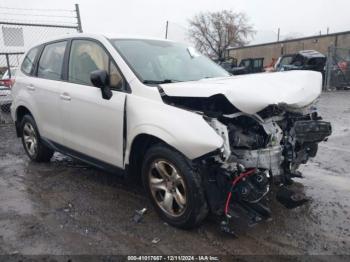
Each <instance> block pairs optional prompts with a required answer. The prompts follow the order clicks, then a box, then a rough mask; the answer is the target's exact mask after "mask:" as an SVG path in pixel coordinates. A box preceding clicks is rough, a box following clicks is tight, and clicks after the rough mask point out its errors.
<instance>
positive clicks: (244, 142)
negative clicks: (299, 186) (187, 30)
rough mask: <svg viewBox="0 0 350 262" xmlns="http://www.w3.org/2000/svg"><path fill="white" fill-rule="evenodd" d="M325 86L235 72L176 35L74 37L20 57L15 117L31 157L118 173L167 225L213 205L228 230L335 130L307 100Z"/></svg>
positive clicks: (252, 218)
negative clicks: (140, 188) (60, 158)
mask: <svg viewBox="0 0 350 262" xmlns="http://www.w3.org/2000/svg"><path fill="white" fill-rule="evenodd" d="M252 61H255V60H252ZM252 64H253V65H254V62H253V63H252ZM245 65H246V64H245ZM256 65H257V67H258V68H260V67H261V66H262V60H260V61H258V62H257V63H256ZM321 83H322V80H321V75H320V74H319V73H317V72H308V71H304V72H301V71H299V72H297V71H294V72H286V73H273V74H254V75H247V76H241V77H231V76H230V74H229V73H228V72H226V71H225V70H224V69H223V68H222V67H220V66H218V65H217V64H215V63H214V62H213V61H211V60H210V59H209V58H207V57H205V56H203V55H201V54H200V53H199V52H197V51H196V50H194V49H193V48H191V47H188V46H186V45H184V44H181V43H176V42H172V41H167V40H158V39H139V38H106V37H104V36H95V35H89V34H76V35H69V36H65V37H62V38H57V39H54V40H53V41H50V42H45V43H42V44H39V45H37V46H35V47H33V48H32V49H30V50H29V51H28V52H27V53H26V55H25V57H24V60H23V63H22V66H21V70H19V72H18V74H17V76H16V82H15V85H14V86H13V88H12V94H13V97H14V101H13V103H12V107H11V113H12V118H13V119H14V122H15V126H16V131H17V134H18V136H19V137H21V138H22V143H23V146H24V149H25V151H26V153H27V155H28V156H29V158H30V159H31V160H33V161H37V162H48V161H50V159H51V157H52V155H53V153H54V152H55V151H59V152H63V153H65V154H68V155H70V156H73V157H75V158H78V159H80V160H83V161H85V162H87V163H89V164H92V165H95V166H97V167H99V168H104V169H106V170H109V171H112V172H117V171H123V172H124V174H125V175H133V176H136V177H139V178H141V179H142V181H143V185H144V187H145V191H146V192H147V194H148V196H149V198H150V200H151V201H152V203H153V205H154V207H155V210H156V211H157V212H158V213H159V215H160V216H161V217H162V218H163V219H164V220H165V221H166V222H167V223H169V224H171V225H173V226H176V227H181V228H191V227H195V226H197V225H199V224H200V223H201V221H202V220H203V219H204V218H205V217H206V216H207V214H208V212H209V211H210V212H212V213H213V214H215V215H216V216H218V217H219V218H221V219H222V222H223V223H221V225H222V226H223V229H224V230H225V231H226V232H228V231H227V222H228V220H229V219H230V218H233V217H237V214H240V215H242V216H243V218H245V219H246V221H248V223H249V224H256V223H257V222H259V221H263V220H266V219H268V218H269V217H270V213H271V212H270V210H269V208H268V207H267V206H266V204H265V202H266V201H267V199H266V198H265V196H266V195H267V194H268V193H269V192H270V190H271V188H272V185H273V184H274V183H275V184H278V185H285V186H288V185H290V184H291V183H292V182H293V181H292V178H293V177H296V176H300V174H299V173H298V171H297V169H298V167H299V166H300V165H301V164H305V163H306V162H307V161H308V159H309V158H312V157H314V156H315V155H316V152H317V148H318V147H317V146H318V143H319V142H321V141H323V140H324V139H325V138H326V137H328V136H329V135H330V134H331V125H330V123H328V122H325V121H322V120H321V119H322V118H321V117H320V116H319V115H318V113H317V112H316V110H315V107H314V103H315V102H316V101H317V98H318V97H319V96H320V94H321ZM305 87H307V88H305ZM281 89H283V92H281ZM119 173H120V172H119ZM280 189H281V190H287V193H284V194H282V195H281V194H278V193H277V196H284V197H283V198H278V200H281V202H282V199H285V198H288V199H289V200H290V201H291V202H293V205H292V206H294V207H295V206H297V205H301V204H302V203H304V202H305V199H301V198H300V197H299V196H298V197H295V194H294V193H293V191H291V190H292V189H291V190H289V189H288V188H287V187H280ZM86 201H88V199H87V200H86ZM118 212H120V211H118ZM237 212H239V213H237ZM225 223H226V224H225Z"/></svg>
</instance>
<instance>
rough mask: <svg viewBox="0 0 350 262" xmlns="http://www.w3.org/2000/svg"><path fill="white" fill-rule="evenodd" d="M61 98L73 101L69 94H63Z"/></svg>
mask: <svg viewBox="0 0 350 262" xmlns="http://www.w3.org/2000/svg"><path fill="white" fill-rule="evenodd" d="M60 98H61V99H62V100H65V101H70V100H71V97H70V96H69V94H67V93H63V94H61V95H60Z"/></svg>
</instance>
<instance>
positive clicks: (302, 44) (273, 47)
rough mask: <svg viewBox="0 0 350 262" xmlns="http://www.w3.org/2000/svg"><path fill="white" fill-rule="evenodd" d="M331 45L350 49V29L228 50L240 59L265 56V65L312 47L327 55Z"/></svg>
mask: <svg viewBox="0 0 350 262" xmlns="http://www.w3.org/2000/svg"><path fill="white" fill-rule="evenodd" d="M330 46H334V47H337V48H347V49H349V50H350V31H346V32H339V33H333V34H327V35H316V36H309V37H303V38H296V39H291V40H284V41H278V42H270V43H264V44H257V45H250V46H243V47H235V48H228V49H227V52H228V56H229V57H233V58H236V59H237V60H238V61H241V60H242V59H245V58H264V66H268V65H270V64H271V62H273V60H276V59H277V58H278V57H280V56H281V55H284V54H291V53H296V52H298V51H300V50H310V49H312V50H316V51H319V52H320V53H323V54H324V55H327V53H328V48H329V47H330ZM349 55H350V54H349Z"/></svg>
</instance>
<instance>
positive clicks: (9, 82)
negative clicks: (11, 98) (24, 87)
mask: <svg viewBox="0 0 350 262" xmlns="http://www.w3.org/2000/svg"><path fill="white" fill-rule="evenodd" d="M14 83H15V80H14V79H1V80H0V84H1V85H3V86H6V87H8V88H11V87H12V86H13V85H14Z"/></svg>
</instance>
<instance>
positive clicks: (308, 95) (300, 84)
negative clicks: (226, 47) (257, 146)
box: [161, 71, 322, 114]
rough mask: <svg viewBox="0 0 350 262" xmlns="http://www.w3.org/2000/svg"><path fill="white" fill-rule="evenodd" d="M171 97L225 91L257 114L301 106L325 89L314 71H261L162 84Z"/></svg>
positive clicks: (242, 107) (237, 103) (239, 105)
mask: <svg viewBox="0 0 350 262" xmlns="http://www.w3.org/2000/svg"><path fill="white" fill-rule="evenodd" d="M161 86H162V89H163V90H164V92H165V94H166V95H168V96H179V97H210V96H213V95H216V94H223V95H225V96H226V97H227V99H228V100H229V101H230V102H231V103H232V104H233V105H234V106H235V107H236V108H238V109H239V110H241V111H242V112H244V113H247V114H255V113H257V112H259V111H260V110H262V109H264V108H265V107H267V106H269V105H278V104H285V105H287V106H290V107H292V108H302V107H305V106H307V105H309V104H311V103H312V102H313V101H314V100H315V99H316V98H317V97H318V96H319V95H320V94H321V90H322V75H321V74H320V73H318V72H313V71H290V72H278V73H261V74H251V75H244V76H233V77H228V78H217V79H203V80H199V81H191V82H183V83H182V82H181V83H173V84H163V85H161Z"/></svg>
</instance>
